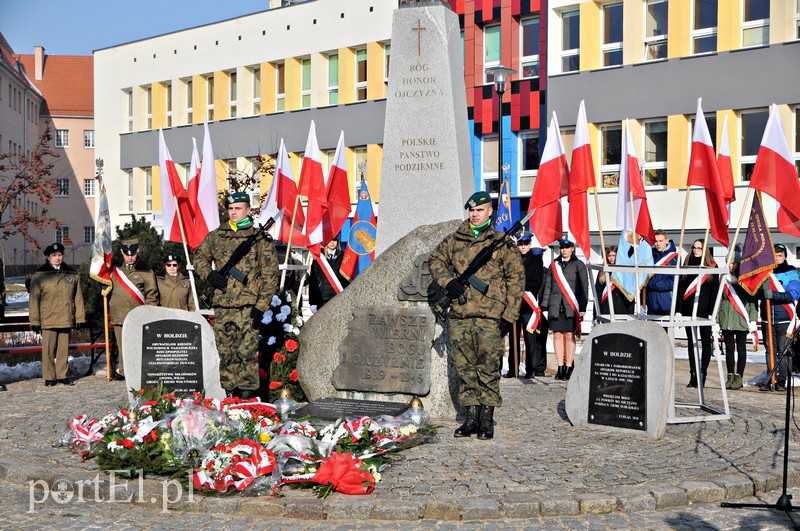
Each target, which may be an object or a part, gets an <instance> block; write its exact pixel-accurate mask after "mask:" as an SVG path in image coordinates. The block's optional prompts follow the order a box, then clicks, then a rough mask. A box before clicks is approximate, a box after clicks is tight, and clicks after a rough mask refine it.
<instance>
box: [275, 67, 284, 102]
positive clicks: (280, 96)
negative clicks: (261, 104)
mask: <svg viewBox="0 0 800 531" xmlns="http://www.w3.org/2000/svg"><path fill="white" fill-rule="evenodd" d="M285 74H286V69H285V65H284V64H283V63H278V64H276V65H275V110H276V111H279V112H280V111H283V110H284V109H285V108H286V79H285Z"/></svg>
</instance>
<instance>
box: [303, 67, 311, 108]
mask: <svg viewBox="0 0 800 531" xmlns="http://www.w3.org/2000/svg"><path fill="white" fill-rule="evenodd" d="M300 108H301V109H309V108H311V59H303V60H302V61H301V62H300Z"/></svg>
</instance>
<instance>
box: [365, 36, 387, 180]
mask: <svg viewBox="0 0 800 531" xmlns="http://www.w3.org/2000/svg"><path fill="white" fill-rule="evenodd" d="M381 98H383V45H382V44H381V43H379V42H369V43H367V99H368V100H376V99H381ZM368 186H369V185H368ZM370 188H372V187H371V186H370Z"/></svg>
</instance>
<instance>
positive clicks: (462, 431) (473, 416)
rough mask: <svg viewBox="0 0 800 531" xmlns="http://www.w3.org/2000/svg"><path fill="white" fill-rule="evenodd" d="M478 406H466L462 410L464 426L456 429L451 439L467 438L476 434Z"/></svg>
mask: <svg viewBox="0 0 800 531" xmlns="http://www.w3.org/2000/svg"><path fill="white" fill-rule="evenodd" d="M479 408H480V406H466V407H465V408H464V424H462V425H461V426H459V427H458V428H456V431H455V432H454V433H453V437H469V436H470V435H472V434H473V433H478V409H479Z"/></svg>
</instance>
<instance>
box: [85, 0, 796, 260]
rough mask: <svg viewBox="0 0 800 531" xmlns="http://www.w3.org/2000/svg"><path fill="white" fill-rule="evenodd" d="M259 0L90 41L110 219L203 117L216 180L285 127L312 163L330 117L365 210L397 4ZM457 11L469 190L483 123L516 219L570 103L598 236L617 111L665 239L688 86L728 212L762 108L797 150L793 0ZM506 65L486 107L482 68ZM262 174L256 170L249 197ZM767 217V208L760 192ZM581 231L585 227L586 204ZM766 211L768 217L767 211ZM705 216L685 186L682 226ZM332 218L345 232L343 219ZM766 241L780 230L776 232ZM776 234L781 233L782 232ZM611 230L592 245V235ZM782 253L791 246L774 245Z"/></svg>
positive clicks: (741, 186)
mask: <svg viewBox="0 0 800 531" xmlns="http://www.w3.org/2000/svg"><path fill="white" fill-rule="evenodd" d="M283 3H285V4H288V5H280V4H281V2H280V1H277V0H273V1H272V2H271V6H270V7H271V9H269V10H268V11H264V12H261V13H256V14H253V15H248V16H245V17H239V18H236V19H231V20H227V21H222V22H218V23H215V24H210V25H207V26H201V27H197V28H190V29H187V30H184V31H178V32H174V33H170V34H167V35H160V36H156V37H152V38H148V39H144V40H141V41H137V42H132V43H127V44H120V45H118V46H114V47H111V48H107V49H103V50H98V51H96V52H95V108H96V110H97V111H96V121H97V126H96V129H97V132H98V134H97V155H98V157H101V158H103V159H104V160H105V168H106V182H107V188H108V192H109V199H110V207H111V212H112V222H114V223H122V222H124V221H125V220H126V219H127V216H129V215H132V214H133V215H145V216H147V217H149V218H150V219H152V220H153V221H154V223H155V224H156V225H159V224H160V202H161V198H160V194H159V186H158V182H159V181H158V179H159V175H158V150H157V145H158V144H157V130H158V128H159V127H162V128H164V130H165V137H166V141H167V144H168V146H169V148H170V150H171V152H172V156H173V159H174V160H175V161H176V162H177V163H178V166H179V168H180V169H179V171H180V172H183V173H184V175H185V172H186V169H187V167H188V163H189V158H190V154H191V138H192V137H196V138H197V140H198V142H199V141H200V140H201V137H202V127H201V124H202V123H203V121H204V120H205V119H208V120H209V122H210V123H211V124H210V128H211V135H212V138H213V139H214V147H215V156H216V158H217V175H218V179H219V181H218V185H219V187H220V189H223V188H224V187H225V186H226V184H225V175H226V173H227V171H228V170H229V169H230V168H232V167H235V168H237V169H238V170H242V171H246V172H248V173H251V170H252V168H253V158H254V157H256V156H257V155H269V154H273V153H275V152H276V151H277V147H278V144H279V142H280V139H281V138H284V139H285V140H286V144H287V148H288V150H289V151H290V152H291V154H290V158H291V161H292V163H293V165H294V167H295V172H296V174H297V173H298V170H299V167H300V160H301V158H302V154H303V151H304V148H305V141H306V136H307V131H308V127H309V124H310V122H311V120H312V119H313V120H314V121H315V122H316V127H317V134H318V139H319V144H320V148H321V149H322V151H323V156H324V158H323V166H324V167H325V168H327V166H328V164H329V162H330V159H332V157H333V152H334V149H335V143H336V140H337V138H338V133H339V131H340V130H344V132H345V139H346V142H347V146H348V148H347V152H346V159H347V166H348V172H349V175H350V178H351V194H352V195H351V197H352V200H353V204H355V200H356V197H355V193H356V189H357V187H356V184H357V183H358V181H359V179H360V175H359V171H358V169H357V168H358V167H359V164H361V163H365V164H366V172H365V178H366V180H367V182H368V184H369V187H370V191H371V193H372V198H373V200H374V201H376V202H377V203H378V205H377V209H376V210H377V213H378V216H379V218H380V205H379V203H380V194H379V192H380V189H379V183H380V168H381V157H382V137H383V113H384V109H385V97H386V94H387V80H388V70H389V68H390V64H391V43H390V42H389V39H390V37H391V19H392V11H393V10H394V9H395V8H397V6H398V2H397V1H394V0H393V1H388V2H387V1H380V2H379V1H376V0H351V1H348V2H339V1H335V0H311V1H307V2H297V3H295V2H283ZM446 3H447V4H449V5H450V7H451V9H452V10H453V11H454V12H455V13H457V14H458V15H459V17H460V21H461V25H462V29H463V49H464V63H465V76H466V80H465V81H466V88H467V105H468V116H469V119H470V128H471V131H472V133H473V137H472V146H471V147H472V153H473V169H474V173H475V177H474V178H475V184H476V188H479V189H486V190H489V191H492V192H495V193H496V192H497V190H498V188H499V183H500V176H499V175H498V158H497V157H498V153H497V152H498V138H499V137H498V118H500V117H501V116H502V120H501V124H500V127H499V129H500V131H502V138H503V142H502V145H503V161H504V162H506V163H508V164H509V172H508V179H509V184H510V191H511V196H512V201H511V204H512V212H513V213H514V215H515V217H517V216H519V215H520V213H522V212H524V211H525V210H527V205H528V201H529V197H530V194H531V191H532V189H533V184H534V182H535V179H536V175H537V172H538V165H539V155H540V152H541V149H542V147H543V146H544V143H545V140H546V138H545V132H546V126H547V123H548V122H549V120H550V116H551V115H552V112H553V111H555V112H556V113H557V115H558V118H559V121H560V123H561V126H562V136H563V140H564V145H565V148H566V150H567V157H568V158H569V157H570V151H571V148H572V137H573V135H574V124H575V119H576V116H577V112H578V104H579V102H580V101H581V100H585V102H586V109H587V115H588V119H589V122H590V124H589V128H590V137H591V142H592V147H593V151H594V156H595V167H596V170H597V178H598V188H597V195H596V197H597V201H598V204H599V210H600V211H601V213H602V216H603V218H604V219H602V220H601V221H602V225H603V228H604V231H607V232H609V235H610V236H609V239H612V240H613V239H615V238H616V236H615V234H614V233H615V231H616V233H618V229H616V227H614V218H615V211H616V198H617V194H616V183H617V179H618V171H619V156H620V144H621V138H622V133H623V121H624V120H625V119H626V118H627V119H629V121H628V124H629V127H630V130H631V133H632V136H633V143H634V146H635V150H636V152H637V154H638V156H639V158H640V159H641V166H642V167H643V171H644V175H645V182H646V185H647V192H648V197H649V203H650V210H651V213H652V215H653V222H654V225H656V226H657V227H659V228H665V229H667V230H668V231H669V232H670V234H671V236H673V237H674V238H675V239H676V240H677V232H678V231H679V230H680V228H681V226H682V224H684V221H683V211H682V210H683V208H682V207H683V205H684V198H685V193H686V192H685V187H686V176H687V172H688V161H689V151H690V142H691V130H692V124H693V120H694V113H695V109H696V103H697V98H698V97H702V98H703V108H704V110H705V115H706V120H707V121H708V123H709V127H710V129H711V131H712V135H713V136H715V140H716V141H717V142H718V141H719V136H720V135H721V132H722V127H723V122H724V120H725V118H727V120H728V134H729V141H730V146H731V155H732V159H733V164H734V179H735V182H736V184H737V203H735V204H734V207H733V216H732V217H733V219H734V221H737V220H738V216H739V212H740V211H741V209H742V207H743V204H744V201H743V199H744V196H745V191H746V190H745V188H746V185H747V181H748V179H749V175H750V172H752V167H753V164H754V160H755V155H756V153H757V150H758V145H759V142H760V139H761V134H762V132H763V129H764V125H765V123H766V116H767V111H768V106H769V105H770V104H771V103H776V104H778V106H779V108H780V110H781V117H782V122H783V125H784V128H785V130H786V133H787V137H788V138H790V145H791V149H792V151H793V153H794V155H795V157H796V158H797V159H800V140H798V129H800V127H798V120H800V118H798V114H800V113H799V111H798V108H799V107H800V92H798V91H797V90H796V87H797V86H800V71H798V69H797V68H794V67H792V66H791V65H797V64H800V41H798V39H799V38H800V1H798V0H731V1H730V2H729V1H724V2H723V1H719V0H625V1H624V2H623V1H619V0H616V1H607V2H604V1H597V0H583V1H580V0H572V1H568V0H448V1H447V2H446ZM500 64H502V65H504V66H506V67H510V68H512V69H514V70H516V73H515V74H513V75H512V76H511V82H510V84H509V86H508V87H507V89H506V92H505V94H504V97H503V102H502V107H500V106H499V105H498V101H497V95H496V93H495V91H494V87H493V84H492V79H491V78H490V76H488V75H487V74H486V69H487V68H488V67H492V66H498V65H500ZM268 186H269V179H268V178H266V177H263V178H262V179H261V183H260V189H259V190H251V192H252V193H253V195H254V196H255V195H257V194H264V193H265V192H266V190H267V187H268ZM765 206H766V208H767V210H768V212H772V213H774V210H775V207H774V204H773V203H770V201H769V200H768V199H767V200H765ZM590 207H591V208H592V212H590V220H591V223H592V230H593V232H592V237H593V244H594V245H596V246H599V243H600V240H599V231H598V229H599V224H598V221H597V216H596V215H595V214H594V207H593V202H592V201H590ZM773 219H774V218H773ZM706 222H707V219H706V215H705V202H704V198H703V194H702V192H700V191H695V192H692V193H691V194H690V196H689V208H688V209H687V214H686V220H685V225H686V227H687V229H688V230H689V235H688V236H687V239H688V238H694V237H698V236H700V237H702V234H703V233H704V231H705V225H706ZM346 230H347V228H345V231H346ZM777 238H778V239H781V238H782V237H781V236H777ZM787 241H788V240H787ZM608 243H614V242H609V241H606V244H608ZM790 252H794V246H793V245H792V246H791V248H790Z"/></svg>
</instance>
